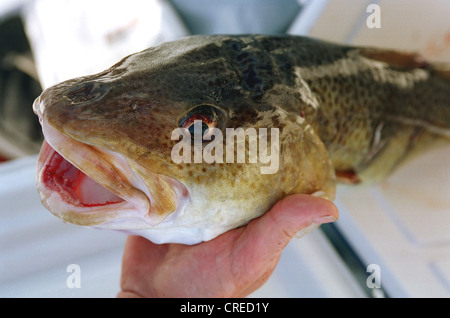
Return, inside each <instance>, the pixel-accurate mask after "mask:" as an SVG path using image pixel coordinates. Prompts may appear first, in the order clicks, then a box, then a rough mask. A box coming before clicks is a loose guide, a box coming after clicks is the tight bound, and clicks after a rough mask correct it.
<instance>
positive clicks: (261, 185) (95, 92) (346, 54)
mask: <svg viewBox="0 0 450 318" xmlns="http://www.w3.org/2000/svg"><path fill="white" fill-rule="evenodd" d="M449 74H450V73H449V71H445V70H441V69H436V68H435V67H434V66H433V65H431V64H428V63H426V62H425V61H423V60H422V59H421V58H420V56H418V55H415V54H410V53H402V52H395V51H389V50H380V49H374V48H358V47H351V46H342V45H336V44H332V43H327V42H323V41H319V40H315V39H310V38H305V37H297V36H262V35H241V36H226V35H217V36H193V37H188V38H185V39H181V40H178V41H174V42H168V43H164V44H162V45H160V46H158V47H155V48H150V49H147V50H145V51H142V52H139V53H136V54H133V55H131V56H129V57H126V58H124V59H123V60H122V61H120V62H119V63H117V64H116V65H114V66H112V67H111V68H110V69H108V70H106V71H104V72H102V73H99V74H96V75H92V76H85V77H80V78H77V79H73V80H69V81H66V82H63V83H61V84H58V85H55V86H53V87H51V88H49V89H47V90H46V91H44V92H43V93H42V95H41V96H40V98H39V99H38V100H37V101H36V102H35V105H34V108H35V112H36V113H37V114H38V115H39V116H40V118H41V121H42V120H43V119H44V118H45V121H46V122H47V123H48V125H50V126H51V127H53V128H54V129H55V130H56V131H58V132H60V133H61V134H63V135H64V136H65V137H68V138H70V139H71V140H75V141H78V142H81V143H83V144H87V145H89V146H91V147H93V148H95V149H106V150H107V151H111V152H114V153H118V154H120V155H121V156H122V157H123V158H125V160H126V161H127V162H128V164H129V166H130V167H131V169H132V170H133V171H135V172H136V173H137V175H139V176H140V177H141V178H142V180H144V183H145V184H146V186H147V187H148V189H149V191H150V194H151V196H152V197H153V199H152V200H153V201H152V207H153V210H152V211H150V212H149V215H150V218H151V217H152V215H155V214H157V215H159V218H158V222H157V224H156V223H155V225H154V228H165V229H167V228H183V229H185V228H190V229H192V228H196V229H198V231H199V232H201V233H200V234H199V240H207V239H211V238H212V237H214V236H216V235H218V234H220V232H223V231H225V230H228V229H230V228H233V227H237V226H240V225H242V224H245V223H246V222H248V221H249V220H251V219H252V218H255V217H257V216H259V215H261V214H262V213H264V212H265V211H267V210H268V209H269V208H270V206H271V205H273V203H274V202H276V201H277V200H279V199H281V198H282V197H284V196H286V195H288V194H290V193H310V194H315V195H319V196H322V197H325V198H328V199H330V200H333V199H334V195H335V172H336V174H337V175H338V176H340V177H342V176H351V177H347V179H349V180H350V179H351V180H353V181H354V180H365V179H369V180H370V179H377V178H379V177H381V176H385V175H386V174H388V173H389V172H390V171H391V170H392V168H393V167H394V166H395V165H396V164H397V163H398V162H399V161H400V160H401V159H402V158H403V157H405V154H406V153H407V152H408V151H409V149H411V147H412V145H413V144H414V143H415V142H418V141H420V140H425V139H424V138H423V139H422V137H423V136H425V135H428V133H430V134H431V133H432V134H436V133H438V134H441V135H447V136H448V135H449V133H448V131H449V130H448V128H449V127H450V105H449V101H450V80H449V79H450V76H449ZM199 105H206V106H207V107H214V109H215V110H216V111H219V112H221V118H222V119H221V121H222V122H221V123H220V124H221V127H227V128H238V127H242V128H244V129H245V128H248V127H254V128H260V127H261V128H279V131H280V156H279V159H280V160H279V169H278V172H277V173H274V174H261V173H260V167H261V166H262V164H261V163H257V164H238V163H234V164H229V163H214V164H208V163H205V162H203V163H190V164H189V163H188V164H184V163H181V164H175V163H174V162H173V161H172V159H171V149H172V148H173V146H174V145H175V144H176V143H177V141H176V140H171V132H172V131H173V129H175V128H177V127H178V124H179V122H180V119H182V118H183V117H184V116H186V114H187V113H189V111H191V110H192V109H195V107H198V106H199ZM425 132H428V133H425ZM44 133H45V131H44ZM427 140H428V139H427ZM155 176H166V177H169V178H170V180H172V179H173V180H177V181H178V182H180V183H181V184H183V185H184V186H185V188H186V189H187V191H188V192H189V200H188V201H189V202H188V203H187V204H185V205H184V206H182V207H181V206H180V205H179V203H177V202H178V201H177V199H178V196H179V194H177V193H175V192H174V191H171V190H170V185H169V184H170V181H167V180H166V181H167V182H166V183H164V182H163V181H158V182H156V181H155ZM157 180H160V179H158V178H157ZM161 180H162V179H161ZM163 183H164V184H163ZM162 184H163V185H162ZM115 187H120V185H114V186H111V185H110V189H111V190H112V191H114V188H115ZM161 188H163V189H164V190H161ZM42 192H43V191H41V195H42ZM156 201H158V202H156ZM43 202H46V198H45V197H43ZM44 204H45V203H44ZM47 206H49V205H48V204H47ZM49 209H50V210H51V207H49ZM174 211H175V212H174ZM174 215H176V216H174ZM60 216H61V214H60ZM168 216H171V217H168ZM61 217H63V218H64V216H61ZM169 219H170V222H171V223H170V222H169V221H167V222H169V223H165V222H166V220H169ZM161 220H164V221H162V222H161ZM69 221H71V222H73V220H69ZM86 225H89V224H86ZM209 228H220V230H212V231H211V233H212V234H211V233H209V232H208V229H209ZM203 232H204V233H203ZM205 233H206V234H205ZM208 233H209V234H208ZM169 241H170V239H169ZM181 241H182V240H181ZM194 241H195V240H194Z"/></svg>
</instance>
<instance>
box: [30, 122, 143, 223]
mask: <svg viewBox="0 0 450 318" xmlns="http://www.w3.org/2000/svg"><path fill="white" fill-rule="evenodd" d="M47 130H48V129H47ZM63 139H64V140H65V142H66V145H69V147H70V146H72V147H73V146H75V145H76V146H78V147H80V144H81V143H78V142H77V141H71V140H70V138H67V137H66V138H63ZM50 140H52V138H50V139H48V138H46V140H45V141H44V144H43V146H42V148H41V153H40V155H39V158H38V170H37V185H38V190H39V193H40V196H41V201H42V203H43V204H44V206H45V207H47V208H48V209H49V210H50V212H52V213H53V214H55V215H56V216H58V217H60V218H62V219H63V220H64V221H67V222H70V223H73V224H78V225H87V226H94V225H100V224H104V223H107V222H111V221H114V220H116V219H118V218H124V217H134V218H136V217H138V218H140V219H141V221H144V223H146V224H147V223H152V220H151V218H150V217H149V215H150V212H151V203H150V199H149V198H148V197H147V195H146V194H145V193H143V192H142V191H141V190H139V189H137V188H135V187H134V186H133V185H132V184H131V183H130V182H129V180H127V179H126V178H123V177H122V176H121V174H120V173H119V171H118V168H117V167H115V166H114V165H111V162H109V161H104V162H103V163H102V161H97V160H96V165H98V166H97V167H98V168H99V169H100V170H104V169H107V170H106V173H105V176H100V178H99V176H92V174H91V173H90V172H91V169H89V168H86V167H85V166H84V165H83V164H79V163H75V162H74V161H73V160H72V158H68V156H67V149H61V147H58V145H56V146H55V144H52V141H54V140H52V141H50ZM82 147H83V146H82ZM97 151H98V150H96V149H95V148H91V147H90V146H85V147H83V153H84V155H87V156H88V157H90V156H89V154H92V156H98V153H96V152H97ZM56 154H58V155H59V156H61V157H62V158H63V159H64V160H65V161H67V162H69V163H70V164H71V165H73V166H74V167H75V168H77V169H78V170H80V171H82V172H84V174H85V175H87V176H88V177H89V178H91V179H92V180H94V181H95V182H97V183H98V184H99V185H100V186H102V187H104V188H106V189H107V190H109V192H111V193H112V194H113V195H115V196H117V197H119V198H121V199H122V201H120V200H117V201H115V202H108V201H106V202H104V203H88V204H85V203H84V202H82V199H81V198H78V199H79V200H77V198H76V197H75V198H74V197H71V196H70V197H69V199H68V195H69V194H68V192H67V190H64V189H60V190H55V189H52V188H51V187H49V183H48V182H46V179H45V178H46V173H48V169H50V168H49V161H50V160H52V158H54V156H55V155H56ZM102 159H105V158H102ZM100 165H104V167H102V166H100ZM114 172H116V174H115V179H116V180H115V182H120V184H121V186H122V188H114V187H107V186H105V182H107V181H108V180H107V175H108V174H111V173H114ZM74 191H75V190H74ZM105 192H106V191H105ZM147 226H148V224H147Z"/></svg>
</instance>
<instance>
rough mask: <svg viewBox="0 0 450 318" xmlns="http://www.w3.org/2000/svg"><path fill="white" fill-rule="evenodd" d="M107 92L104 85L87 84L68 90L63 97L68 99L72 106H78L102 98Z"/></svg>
mask: <svg viewBox="0 0 450 318" xmlns="http://www.w3.org/2000/svg"><path fill="white" fill-rule="evenodd" d="M108 90H109V89H108V88H107V86H106V85H100V84H98V83H92V82H88V83H83V84H80V85H77V86H75V87H72V88H70V89H69V91H68V92H67V93H66V94H65V97H66V98H67V99H69V100H70V102H71V103H72V104H80V103H84V102H87V101H90V100H93V99H98V98H99V97H102V96H104V95H105V94H106V93H107V92H108Z"/></svg>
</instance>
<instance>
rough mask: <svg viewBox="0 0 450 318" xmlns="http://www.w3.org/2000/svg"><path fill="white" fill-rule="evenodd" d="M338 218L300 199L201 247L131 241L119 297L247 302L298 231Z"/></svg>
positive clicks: (319, 202) (315, 201)
mask: <svg viewBox="0 0 450 318" xmlns="http://www.w3.org/2000/svg"><path fill="white" fill-rule="evenodd" d="M337 218H338V211H337V208H336V207H335V205H334V204H333V203H332V202H330V201H328V200H325V199H320V198H316V197H313V196H310V195H305V194H295V195H290V196H288V197H286V198H284V199H283V200H280V201H279V202H277V203H276V204H275V205H274V206H273V207H272V209H271V210H270V211H268V212H267V213H266V214H264V215H263V216H261V217H259V218H256V219H254V220H252V221H250V222H249V223H248V224H247V225H245V226H242V227H239V228H236V229H233V230H230V231H228V232H226V233H224V234H222V235H220V236H218V237H216V238H215V239H213V240H211V241H208V242H202V243H199V244H197V245H182V244H160V245H158V244H154V243H152V242H150V241H148V240H146V239H144V238H142V237H139V236H129V237H128V238H127V242H126V245H125V251H124V255H123V260H122V277H121V288H122V291H121V292H120V293H119V294H118V297H245V296H247V295H248V294H250V293H252V292H253V291H255V290H257V289H258V288H259V287H261V286H262V285H263V284H264V282H266V281H267V279H268V278H269V277H270V275H271V274H272V272H273V270H274V269H275V266H276V264H277V263H278V260H279V258H280V255H281V252H282V251H283V249H284V247H285V246H286V245H287V244H288V243H289V241H290V240H291V239H292V238H293V237H294V236H295V235H296V234H297V233H298V232H299V231H303V230H305V229H308V228H310V227H312V226H314V225H318V224H322V223H328V222H333V221H335V220H336V219H337Z"/></svg>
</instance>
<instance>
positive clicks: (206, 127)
mask: <svg viewBox="0 0 450 318" xmlns="http://www.w3.org/2000/svg"><path fill="white" fill-rule="evenodd" d="M194 126H195V125H194V124H192V125H190V126H189V128H188V130H189V133H190V134H191V137H192V138H194V132H195V129H194ZM208 130H209V126H208V124H207V123H205V122H204V121H202V137H203V136H204V135H205V133H206V132H207V131H208Z"/></svg>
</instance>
